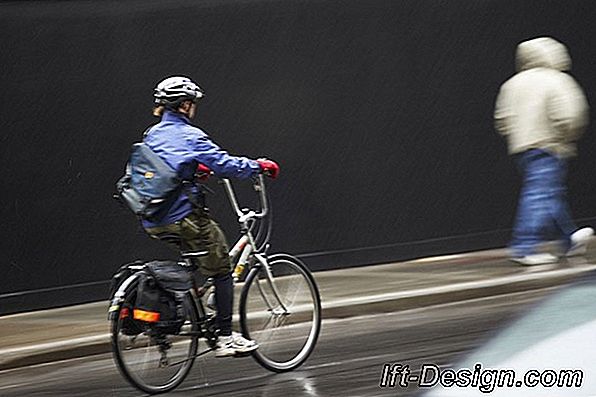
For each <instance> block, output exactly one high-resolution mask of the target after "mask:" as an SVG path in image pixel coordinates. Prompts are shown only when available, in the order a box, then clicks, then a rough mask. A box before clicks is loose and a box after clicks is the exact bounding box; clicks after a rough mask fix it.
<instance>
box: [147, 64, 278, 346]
mask: <svg viewBox="0 0 596 397" xmlns="http://www.w3.org/2000/svg"><path fill="white" fill-rule="evenodd" d="M153 96H154V99H155V107H154V109H153V115H154V116H157V117H161V121H160V122H159V123H157V124H155V125H154V126H152V127H151V128H150V129H149V130H147V132H146V133H145V136H144V138H143V140H144V142H145V144H146V145H148V146H149V147H150V148H151V149H152V150H153V151H154V152H155V153H157V154H158V155H159V156H160V157H161V158H162V159H163V160H164V161H165V162H166V163H168V165H170V166H171V167H172V168H173V169H175V170H176V171H177V172H178V175H179V176H180V177H181V178H183V179H186V180H189V179H190V180H192V177H193V175H194V174H195V172H196V171H197V167H199V166H200V169H201V167H208V168H209V169H210V170H212V171H213V172H214V174H216V175H218V176H222V177H232V178H250V177H252V176H254V175H257V174H258V173H261V172H262V173H265V174H266V175H268V176H270V177H272V178H275V177H277V175H278V173H279V166H278V165H277V164H276V163H275V162H274V161H271V160H267V159H258V160H252V159H248V158H245V157H238V156H232V155H230V154H228V153H227V152H226V151H225V150H222V149H221V148H220V147H219V146H218V145H216V144H215V143H214V142H213V141H212V140H211V139H210V138H209V136H208V135H207V134H206V133H205V132H204V131H202V130H201V129H199V128H197V127H195V126H193V125H191V124H190V120H191V119H192V118H193V117H194V116H195V114H196V109H197V104H198V102H199V101H200V100H201V99H202V98H203V97H204V96H205V94H204V92H203V90H202V89H201V88H200V87H199V86H198V85H197V84H195V83H194V82H193V81H192V80H190V79H189V78H187V77H183V76H174V77H169V78H166V79H165V80H163V81H161V82H160V83H159V84H158V85H157V87H156V88H155V91H154V94H153ZM143 227H144V228H145V231H146V232H147V233H148V234H149V235H150V236H151V237H153V238H159V237H160V235H167V234H169V235H172V234H174V235H176V236H179V238H180V241H181V247H180V248H182V249H190V250H207V251H208V255H207V256H205V257H201V258H200V259H199V262H200V263H199V270H200V271H201V273H202V274H203V275H204V276H206V277H213V278H214V280H215V283H214V284H215V305H216V308H217V315H216V323H217V326H218V328H219V338H218V343H217V347H216V350H215V355H216V356H217V357H227V356H233V355H236V354H238V353H246V352H250V351H252V350H255V349H256V348H257V347H258V345H257V344H256V343H255V342H254V341H252V340H247V339H246V338H244V337H242V336H241V335H240V334H238V333H236V332H232V306H233V298H234V294H233V281H232V269H231V264H230V259H229V257H228V250H229V249H228V245H227V243H226V238H225V236H224V234H223V232H222V230H221V228H220V227H219V225H218V224H217V223H216V222H215V221H214V220H213V219H212V218H211V217H210V216H209V211H208V209H207V207H206V206H205V198H204V196H203V194H202V192H201V190H200V189H199V188H198V187H197V186H196V185H194V184H193V185H192V186H191V187H190V188H187V189H182V190H181V191H180V193H179V194H178V195H176V196H175V197H174V198H173V199H171V200H168V201H167V202H166V203H164V204H163V208H160V209H159V210H158V212H157V214H156V215H155V216H153V217H151V219H144V220H143Z"/></svg>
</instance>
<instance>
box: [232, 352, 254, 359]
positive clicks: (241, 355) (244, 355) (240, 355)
mask: <svg viewBox="0 0 596 397" xmlns="http://www.w3.org/2000/svg"><path fill="white" fill-rule="evenodd" d="M251 353H252V352H245V353H236V354H234V355H233V356H232V357H234V358H242V357H249V356H250V354H251Z"/></svg>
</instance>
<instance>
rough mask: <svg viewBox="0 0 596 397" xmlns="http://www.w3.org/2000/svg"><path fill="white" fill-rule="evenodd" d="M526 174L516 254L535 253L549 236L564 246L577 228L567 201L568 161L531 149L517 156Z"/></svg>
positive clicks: (515, 231)
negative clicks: (537, 247)
mask: <svg viewBox="0 0 596 397" xmlns="http://www.w3.org/2000/svg"><path fill="white" fill-rule="evenodd" d="M517 162H518V166H519V168H520V171H521V172H522V175H523V178H524V180H523V187H522V190H521V193H520V197H519V204H518V208H517V216H516V220H515V226H514V228H513V238H512V240H511V243H510V245H509V247H510V248H511V250H512V253H513V255H514V256H526V255H531V254H534V253H536V246H537V245H538V244H540V243H542V242H544V241H546V240H547V239H548V237H554V238H555V239H562V240H563V244H564V249H565V250H567V249H569V247H570V245H571V241H570V236H571V234H572V233H573V232H574V231H575V230H576V229H577V226H576V225H575V223H574V222H573V220H572V219H571V213H570V210H569V205H568V203H567V188H566V175H567V164H566V162H565V160H562V159H559V158H557V157H556V156H553V155H552V154H550V153H548V152H545V151H543V150H538V149H531V150H528V151H526V152H524V153H521V154H519V155H518V158H517Z"/></svg>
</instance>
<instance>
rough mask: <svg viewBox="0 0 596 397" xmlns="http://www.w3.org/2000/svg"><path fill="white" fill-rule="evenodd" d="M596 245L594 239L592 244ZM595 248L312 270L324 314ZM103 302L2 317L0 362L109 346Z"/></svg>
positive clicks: (492, 277)
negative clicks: (529, 257)
mask: <svg viewBox="0 0 596 397" xmlns="http://www.w3.org/2000/svg"><path fill="white" fill-rule="evenodd" d="M592 245H594V244H592ZM595 263H596V249H591V250H590V251H589V252H588V254H587V255H586V256H585V257H582V258H572V259H570V260H568V261H563V262H562V263H560V264H557V265H544V266H535V267H522V266H519V265H517V264H514V263H512V262H509V261H508V260H507V259H506V252H505V250H492V251H483V252H475V253H468V254H461V255H450V256H445V257H436V258H428V259H419V260H415V261H408V262H402V263H393V264H386V265H379V266H368V267H361V268H351V269H346V270H334V271H327V272H319V273H316V280H317V283H318V285H319V288H320V292H321V296H322V300H323V309H324V313H323V315H324V318H325V319H331V318H346V317H353V316H359V315H369V314H378V313H393V312H397V311H402V310H407V309H413V308H419V307H425V306H430V305H435V304H438V303H447V302H457V301H462V300H466V299H472V298H479V297H487V296H495V295H500V294H505V293H515V292H522V291H532V290H535V289H538V288H544V287H549V286H557V285H562V284H564V283H566V282H568V281H570V280H573V279H574V278H576V277H578V276H580V275H581V274H583V273H586V272H588V271H591V270H594V269H596V265H595ZM107 306H108V304H107V302H97V303H92V304H86V305H79V306H74V307H67V308H62V309H54V310H46V311H40V312H32V313H24V314H17V315H9V316H4V317H0V369H7V368H14V367H19V366H25V365H31V364H38V363H44V362H50V361H56V360H59V359H67V358H73V357H82V356H86V355H89V354H96V353H105V352H109V351H110V346H109V336H108V322H107Z"/></svg>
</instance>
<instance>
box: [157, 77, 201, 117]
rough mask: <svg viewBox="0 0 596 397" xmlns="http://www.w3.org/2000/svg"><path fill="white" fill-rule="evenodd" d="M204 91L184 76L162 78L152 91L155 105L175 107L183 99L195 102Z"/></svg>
mask: <svg viewBox="0 0 596 397" xmlns="http://www.w3.org/2000/svg"><path fill="white" fill-rule="evenodd" d="M204 96H205V93H204V92H203V90H202V89H201V87H199V86H198V85H197V84H195V83H194V82H193V81H192V80H191V79H189V78H188V77H184V76H173V77H168V78H167V79H164V80H162V81H161V82H160V83H159V84H157V87H155V90H154V92H153V98H155V106H165V107H167V108H171V109H177V108H178V106H180V104H181V103H182V102H184V101H189V100H190V101H193V102H195V103H196V102H197V101H198V100H199V99H201V98H202V97H204Z"/></svg>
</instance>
